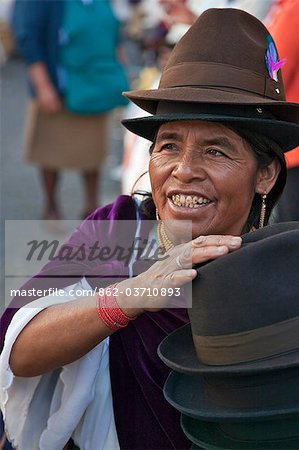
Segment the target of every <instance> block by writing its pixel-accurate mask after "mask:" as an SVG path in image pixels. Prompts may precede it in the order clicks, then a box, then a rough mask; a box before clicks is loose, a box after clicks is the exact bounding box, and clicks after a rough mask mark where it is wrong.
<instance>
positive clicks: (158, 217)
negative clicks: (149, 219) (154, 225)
mask: <svg viewBox="0 0 299 450" xmlns="http://www.w3.org/2000/svg"><path fill="white" fill-rule="evenodd" d="M156 220H157V221H158V222H159V220H160V216H159V212H158V210H157V208H156Z"/></svg>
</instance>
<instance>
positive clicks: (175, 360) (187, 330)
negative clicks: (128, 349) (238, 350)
mask: <svg viewBox="0 0 299 450" xmlns="http://www.w3.org/2000/svg"><path fill="white" fill-rule="evenodd" d="M158 355H159V357H160V358H161V359H162V361H163V362H164V363H165V364H166V365H167V366H168V367H170V368H171V369H173V370H175V371H177V372H181V373H184V374H215V375H232V374H235V375H242V374H244V375H245V374H249V373H258V372H268V371H273V370H280V369H285V368H287V367H296V366H298V365H299V349H298V350H294V351H292V352H289V353H286V354H282V355H278V356H271V357H268V358H265V359H261V360H257V361H250V362H247V363H240V364H231V365H224V366H212V365H207V364H203V363H201V362H200V361H199V360H198V358H197V355H196V352H195V348H194V344H193V338H192V331H191V325H190V324H187V325H184V326H183V327H180V328H178V329H177V330H175V331H173V332H172V333H171V334H169V335H168V336H167V337H166V338H165V339H164V340H163V341H162V342H161V344H160V345H159V347H158Z"/></svg>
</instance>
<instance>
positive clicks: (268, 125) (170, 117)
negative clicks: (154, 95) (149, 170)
mask: <svg viewBox="0 0 299 450" xmlns="http://www.w3.org/2000/svg"><path fill="white" fill-rule="evenodd" d="M187 120H201V121H206V122H220V123H225V124H227V125H230V126H232V127H233V126H238V125H239V126H242V128H246V129H248V130H252V131H256V132H258V133H260V134H262V135H265V136H268V137H269V138H271V139H272V140H274V141H275V142H277V143H278V144H279V145H280V147H281V148H282V149H283V151H288V150H291V149H292V148H294V147H296V146H297V145H299V124H296V123H292V122H285V121H281V120H271V119H256V118H248V117H246V118H245V117H231V116H227V115H216V114H202V113H193V114H192V113H189V114H188V113H182V114H180V113H175V114H157V115H154V116H146V117H138V118H135V119H125V120H123V121H122V124H123V125H124V126H125V127H126V128H127V129H128V130H129V131H131V132H132V133H135V134H137V135H138V136H141V137H143V138H145V139H148V140H149V141H153V140H154V139H155V136H156V133H157V131H158V129H159V127H160V126H161V125H162V124H163V123H166V122H177V121H187Z"/></svg>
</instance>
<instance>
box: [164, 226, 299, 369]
mask: <svg viewBox="0 0 299 450" xmlns="http://www.w3.org/2000/svg"><path fill="white" fill-rule="evenodd" d="M298 269H299V222H290V223H281V224H275V225H270V226H267V227H265V228H263V229H260V230H257V231H255V232H252V233H248V234H245V235H243V244H242V246H241V248H240V249H239V250H237V251H235V252H232V253H229V254H228V255H226V256H224V257H221V258H219V259H217V260H214V261H211V262H209V263H208V264H205V265H204V266H203V267H200V268H198V277H197V278H196V279H195V280H194V282H193V290H192V297H193V303H192V308H190V309H189V311H188V312H189V316H190V321H191V326H190V325H186V326H184V327H182V328H180V329H178V330H176V331H174V332H173V333H171V334H170V335H169V336H168V337H166V338H165V339H164V341H163V342H162V343H161V344H160V346H159V349H158V352H159V355H160V357H161V358H162V360H163V361H164V362H165V363H166V364H167V365H168V366H169V367H171V368H172V369H174V370H176V371H179V372H185V373H187V374H192V373H199V374H214V375H219V374H223V375H225V374H227V375H229V374H236V375H238V374H239V375H241V374H248V373H258V372H264V371H273V370H279V369H282V368H287V367H294V366H299V332H298V330H299V275H298Z"/></svg>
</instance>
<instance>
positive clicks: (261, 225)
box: [259, 194, 267, 228]
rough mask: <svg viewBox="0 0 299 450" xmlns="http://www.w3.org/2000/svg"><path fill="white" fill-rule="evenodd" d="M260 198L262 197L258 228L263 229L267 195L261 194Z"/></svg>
mask: <svg viewBox="0 0 299 450" xmlns="http://www.w3.org/2000/svg"><path fill="white" fill-rule="evenodd" d="M261 197H262V205H261V212H260V221H259V228H263V227H264V223H265V216H266V208H267V204H266V199H267V194H263V195H261Z"/></svg>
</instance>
